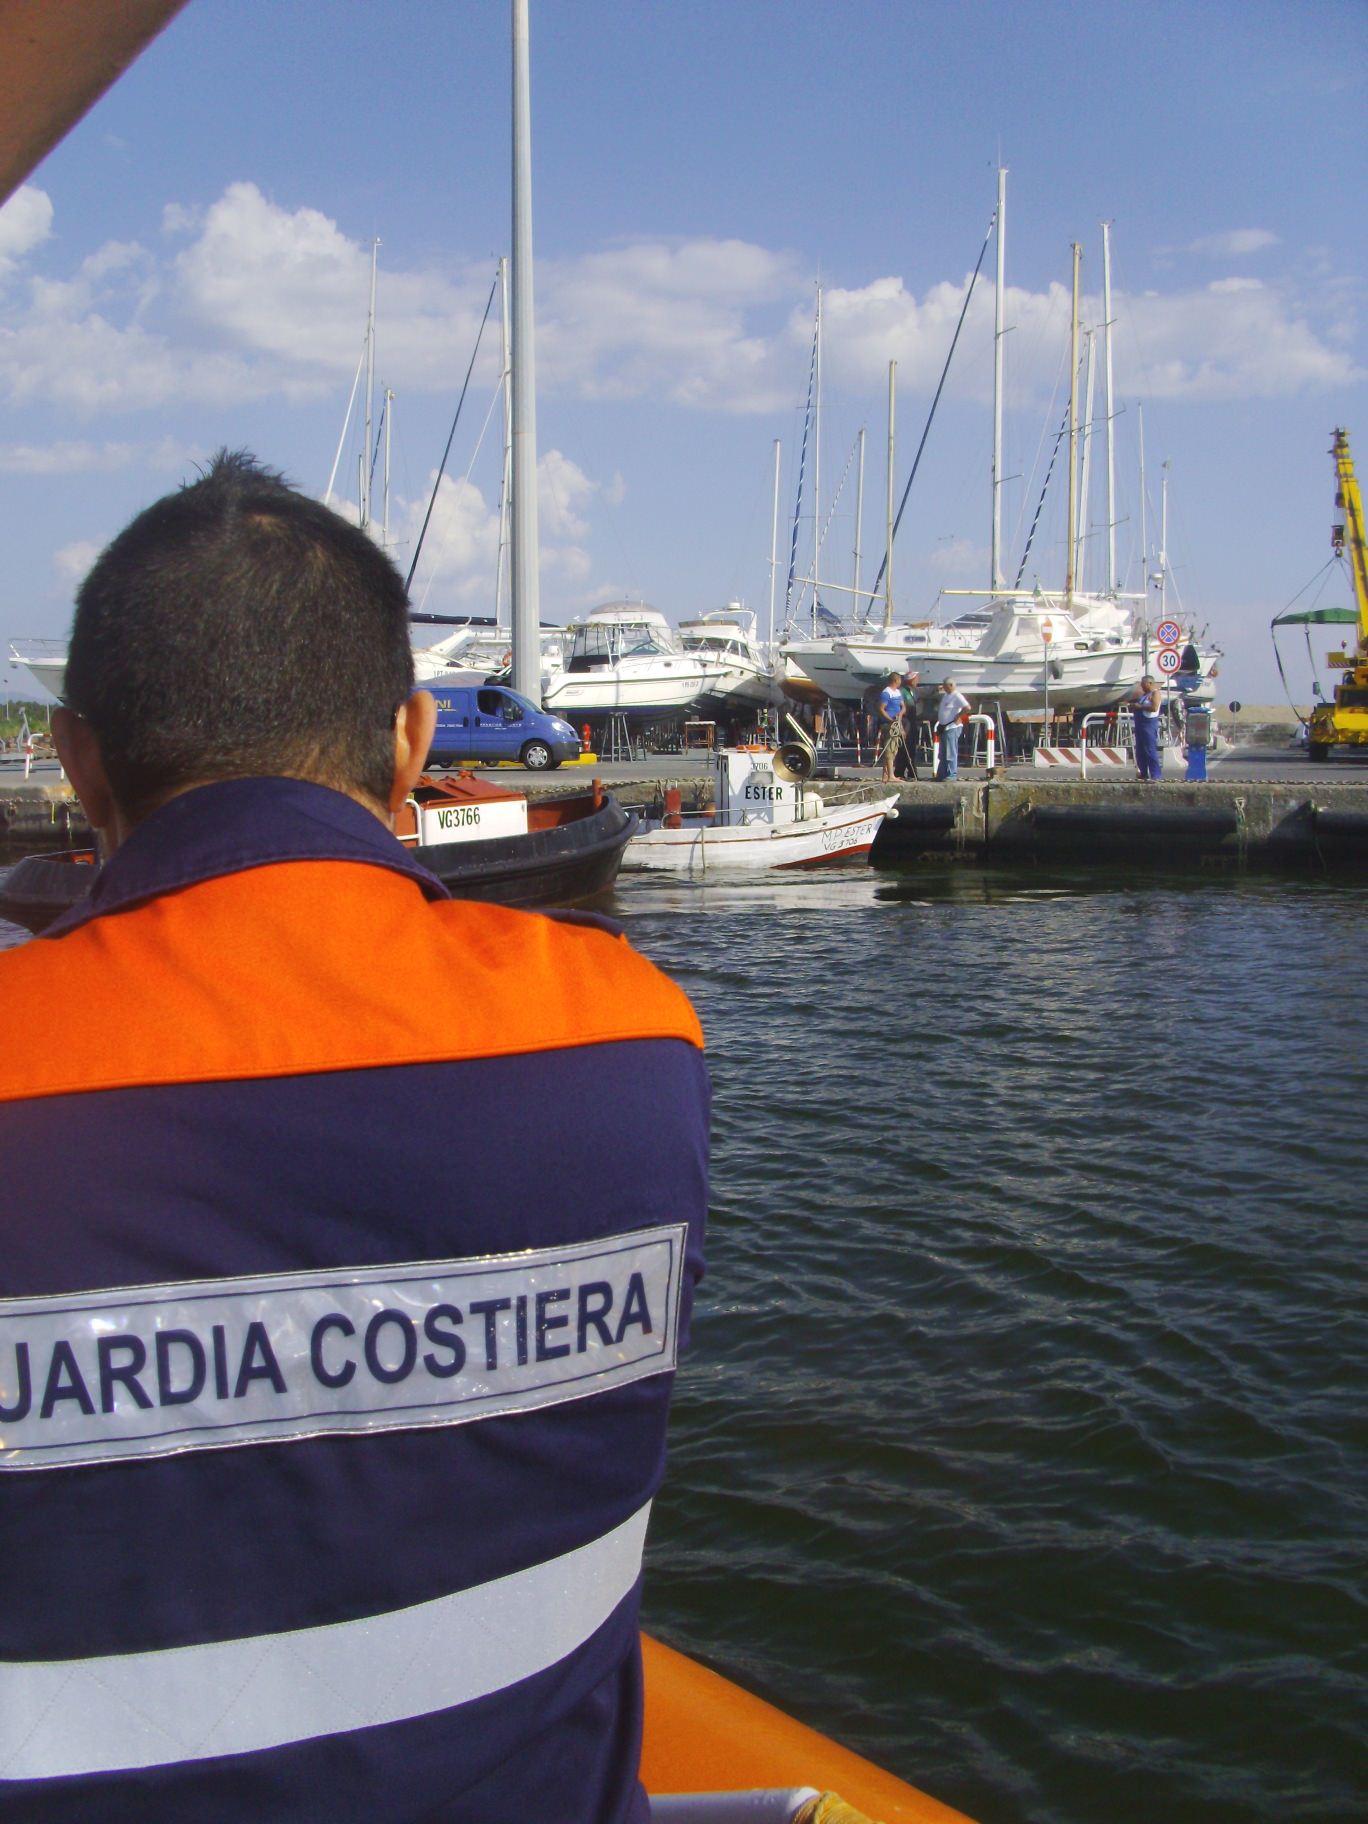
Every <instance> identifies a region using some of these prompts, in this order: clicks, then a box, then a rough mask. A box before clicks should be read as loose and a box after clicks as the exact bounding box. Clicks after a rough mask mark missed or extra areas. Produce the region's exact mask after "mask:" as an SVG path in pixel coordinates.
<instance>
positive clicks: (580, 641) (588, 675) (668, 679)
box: [542, 602, 727, 727]
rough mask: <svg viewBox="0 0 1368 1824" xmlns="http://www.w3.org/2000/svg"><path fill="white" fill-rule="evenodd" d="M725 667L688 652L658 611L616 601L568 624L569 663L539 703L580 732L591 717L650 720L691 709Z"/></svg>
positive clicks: (720, 661) (717, 659) (717, 660)
mask: <svg viewBox="0 0 1368 1824" xmlns="http://www.w3.org/2000/svg"><path fill="white" fill-rule="evenodd" d="M726 669H727V666H726V662H725V660H724V659H723V658H722V657H711V656H708V655H706V654H703V653H699V652H686V651H685V650H684V648H683V646H682V645H681V644H680V642H679V639H678V638H677V636H676V634H675V632H674V630H673V628H672V627H671V626H670V624H669V622H668V621H667V620H666V619H665V616H664V615H663V614H661V613H660V611H659V609H656V608H648V607H646V605H645V604H644V603H642V602H614V603H611V604H609V605H607V606H605V607H603V608H595V609H594V610H593V611H592V613H590V614H588V615H586V616H585V618H584V619H583V620H582V621H572V622H571V623H570V625H569V626H568V627H567V629H566V638H565V661H564V664H563V665H562V667H561V669H560V671H559V672H557V673H556V674H555V675H554V676H553V677H551V678H549V679H548V681H547V684H546V688H545V691H544V693H543V697H542V701H543V703H544V704H545V706H546V708H547V709H548V710H549V711H550V712H551V714H552V715H556V716H563V717H564V718H565V720H566V721H567V722H570V723H572V724H573V725H574V726H575V727H578V726H579V724H580V723H581V722H582V721H584V720H585V718H586V717H589V718H597V717H602V716H618V715H620V716H626V717H628V718H630V719H631V720H633V721H638V722H642V721H648V720H650V719H651V718H652V717H656V716H668V715H677V714H679V713H681V712H682V711H684V710H687V709H690V708H692V706H693V705H694V704H696V703H698V702H700V701H702V699H704V698H705V697H707V696H708V695H709V693H710V692H712V691H713V690H714V689H715V687H716V685H717V683H718V681H719V680H720V679H721V678H722V677H723V676H724V674H725V671H726Z"/></svg>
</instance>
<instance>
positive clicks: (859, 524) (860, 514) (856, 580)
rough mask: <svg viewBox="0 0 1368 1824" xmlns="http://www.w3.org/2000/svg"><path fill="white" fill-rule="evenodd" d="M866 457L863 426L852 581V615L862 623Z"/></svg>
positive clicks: (857, 470)
mask: <svg viewBox="0 0 1368 1824" xmlns="http://www.w3.org/2000/svg"><path fill="white" fill-rule="evenodd" d="M864 456H865V434H864V426H863V425H861V426H860V463H859V467H858V468H857V469H856V471H855V572H854V575H853V576H852V577H851V579H850V580H851V592H850V602H851V613H852V615H855V616H857V617H858V618H859V619H860V620H861V621H863V620H864V618H865V617H864V615H862V614H861V613H860V544H861V542H862V539H863V534H864Z"/></svg>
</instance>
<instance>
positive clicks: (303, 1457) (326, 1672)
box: [0, 780, 707, 1824]
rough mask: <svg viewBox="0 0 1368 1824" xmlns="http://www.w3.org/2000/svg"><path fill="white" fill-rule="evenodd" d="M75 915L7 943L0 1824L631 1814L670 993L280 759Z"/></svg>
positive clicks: (700, 1188) (658, 1398)
mask: <svg viewBox="0 0 1368 1824" xmlns="http://www.w3.org/2000/svg"><path fill="white" fill-rule="evenodd" d="M54 933H55V934H54V935H52V936H49V937H45V938H40V939H36V940H34V941H33V942H32V943H30V944H28V945H25V946H24V947H22V948H21V949H19V950H17V951H13V952H9V953H6V954H4V955H0V1002H3V1005H4V1006H5V1008H6V1012H7V1015H8V1016H9V1018H10V1020H11V1021H12V1022H13V1024H12V1026H11V1028H10V1029H11V1031H13V1032H16V1033H23V1034H24V1035H25V1036H26V1042H25V1043H24V1044H23V1045H19V1046H9V1047H8V1048H7V1050H6V1055H5V1056H4V1058H3V1059H0V1161H3V1169H2V1170H0V1247H3V1278H2V1279H0V1292H2V1293H3V1298H2V1299H0V1411H8V1412H9V1413H10V1414H11V1417H10V1418H8V1419H6V1418H5V1417H3V1416H0V1552H3V1554H4V1558H5V1561H6V1563H7V1564H8V1565H9V1566H10V1576H9V1578H8V1579H7V1585H6V1599H5V1602H4V1603H3V1604H0V1662H4V1663H0V1818H14V1819H23V1820H24V1821H25V1824H39V1821H41V1820H47V1819H86V1818H90V1817H99V1818H101V1819H102V1820H108V1821H110V1824H124V1820H128V1821H130V1824H131V1821H132V1820H134V1819H137V1820H139V1821H141V1820H144V1819H146V1818H148V1817H156V1818H158V1819H179V1818H186V1819H191V1818H194V1819H199V1818H207V1817H213V1818H216V1819H217V1818H225V1819H226V1818H235V1817H238V1818H243V1819H249V1818H250V1819H257V1818H261V1819H266V1818H269V1819H271V1820H272V1821H273V1824H274V1821H276V1820H281V1821H285V1820H304V1819H309V1820H313V1819H318V1820H323V1819H327V1820H336V1819H338V1818H341V1817H358V1818H360V1817H364V1818H366V1819H367V1820H375V1821H376V1824H380V1821H382V1820H398V1819H408V1818H415V1819H416V1818H426V1817H429V1816H437V1817H441V1818H443V1819H466V1818H470V1819H475V1818H479V1819H481V1820H482V1821H483V1820H488V1819H497V1818H508V1819H513V1818H532V1817H536V1818H538V1819H540V1820H546V1821H547V1824H551V1821H553V1820H564V1824H571V1820H580V1819H583V1818H586V1817H590V1816H592V1817H595V1818H602V1819H604V1820H614V1821H623V1824H625V1821H627V1820H633V1821H635V1820H637V1819H641V1818H644V1817H645V1815H646V1814H645V1809H644V1800H643V1799H642V1797H641V1794H640V1792H639V1788H638V1786H637V1783H636V1779H635V1764H636V1760H635V1757H636V1744H637V1741H638V1738H639V1731H640V1669H639V1658H638V1650H637V1644H636V1642H637V1625H638V1615H637V1607H638V1586H637V1567H638V1563H639V1556H640V1548H641V1538H642V1533H643V1530H644V1525H645V1517H646V1511H647V1509H648V1506H649V1502H650V1499H651V1496H652V1495H653V1493H654V1491H655V1489H656V1488H657V1486H658V1484H659V1480H660V1476H661V1472H662V1467H663V1457H664V1437H665V1420H666V1408H667V1403H668V1397H669V1388H670V1382H671V1379H672V1376H671V1375H670V1373H669V1372H668V1360H667V1359H665V1358H664V1357H662V1358H661V1359H660V1360H659V1362H657V1361H656V1359H654V1358H653V1357H652V1356H651V1354H650V1351H651V1350H652V1349H654V1348H655V1347H656V1344H657V1340H658V1339H659V1340H661V1341H662V1342H663V1341H664V1340H665V1339H666V1337H667V1335H668V1338H669V1347H670V1349H671V1350H673V1348H674V1347H675V1345H676V1343H677V1342H682V1341H683V1340H684V1338H685V1336H686V1334H687V1325H688V1311H689V1303H690V1295H691V1290H692V1285H693V1283H694V1281H695V1280H696V1278H697V1276H698V1274H699V1273H700V1272H701V1239H702V1224H703V1216H704V1210H705V1204H706V1168H707V1082H706V1073H705V1070H704V1067H703V1062H702V1058H701V1035H700V1033H699V1029H698V1025H697V1020H696V1018H695V1016H694V1014H693V1011H692V1009H691V1008H690V1007H689V1005H688V1002H687V1000H686V999H685V998H684V996H683V995H682V994H680V993H679V991H678V990H677V989H676V988H675V987H674V986H673V985H672V984H671V983H670V982H669V981H668V980H666V978H665V977H663V976H662V975H660V973H659V972H658V971H657V970H655V969H654V968H653V967H652V965H651V964H649V963H648V962H646V961H645V960H644V959H643V958H641V957H640V956H638V955H637V954H636V953H634V952H633V951H632V950H631V949H630V948H629V947H628V946H627V944H626V943H625V942H624V941H623V940H622V939H621V938H620V937H616V936H614V935H611V934H610V933H609V932H606V931H604V930H602V929H597V928H589V927H586V926H580V925H577V924H574V923H564V922H559V921H556V920H553V919H550V918H546V917H541V916H538V915H533V914H524V913H516V912H510V911H505V910H502V909H499V908H495V907H485V906H479V905H473V904H462V903H457V902H453V901H450V900H449V899H447V897H446V895H445V892H444V890H443V889H442V888H441V887H440V885H439V884H438V883H436V882H435V881H433V880H432V879H431V877H430V876H428V875H426V874H425V873H424V871H423V870H422V869H420V868H418V867H417V866H416V865H415V864H413V862H412V861H411V858H410V857H408V856H407V855H406V854H405V853H404V851H403V850H402V849H401V848H400V847H399V845H397V844H395V843H394V842H393V841H392V839H391V838H390V837H389V836H388V834H387V832H385V831H384V829H383V828H382V827H381V825H380V824H379V823H378V822H377V821H376V820H375V819H374V818H373V817H371V816H370V814H369V813H368V812H366V811H364V810H363V809H361V808H360V807H358V806H356V805H353V804H352V803H351V802H350V801H349V800H347V799H344V798H341V797H339V795H338V794H335V793H332V792H327V791H325V790H323V788H320V787H315V786H307V785H301V784H299V783H297V782H289V781H263V780H251V781H241V782H233V783H230V784H222V785H215V786H210V787H205V788H201V789H200V790H199V791H197V792H193V793H190V794H187V795H186V796H185V797H184V798H181V799H177V800H174V801H173V802H172V803H171V804H170V805H168V806H166V807H164V808H163V810H161V811H159V812H157V813H156V814H155V815H154V816H153V817H152V818H149V819H148V820H147V822H146V823H145V824H143V825H142V826H140V828H139V829H138V830H137V831H135V833H134V835H133V836H132V837H131V838H130V840H129V842H128V843H127V844H126V845H125V847H124V848H123V849H121V850H120V851H119V852H118V854H116V855H115V857H114V858H113V859H112V861H111V862H110V864H109V866H108V868H107V869H106V870H105V871H104V873H103V875H102V877H101V879H100V881H99V883H98V888H97V894H96V899H95V902H94V903H93V904H92V905H91V907H89V908H88V909H87V910H85V911H84V912H82V913H80V914H78V915H76V916H75V917H74V918H73V919H71V920H68V921H64V928H59V927H54ZM680 1225H682V1229H681V1226H680ZM643 1234H644V1235H646V1236H647V1237H649V1238H653V1239H651V1240H649V1243H648V1244H647V1245H648V1246H649V1248H650V1249H653V1250H654V1253H653V1255H652V1258H653V1259H659V1260H660V1261H662V1262H665V1263H666V1264H665V1265H663V1266H662V1268H661V1273H662V1277H661V1278H660V1279H659V1281H656V1280H652V1279H651V1277H650V1274H649V1272H648V1273H647V1274H646V1275H645V1277H644V1278H643V1279H642V1283H641V1286H640V1287H633V1288H632V1289H631V1290H630V1291H628V1290H626V1288H628V1286H629V1284H630V1279H629V1276H628V1274H627V1271H626V1268H625V1267H624V1268H622V1269H621V1270H619V1267H618V1265H617V1264H616V1263H617V1262H618V1261H619V1257H621V1258H622V1259H626V1260H628V1261H629V1264H630V1261H631V1260H635V1259H637V1255H635V1254H631V1255H630V1258H629V1255H628V1253H627V1252H626V1251H627V1250H630V1248H631V1247H632V1246H634V1245H635V1244H634V1243H633V1242H632V1240H631V1238H633V1237H640V1236H641V1235H643ZM672 1236H674V1237H678V1238H679V1239H680V1240H682V1242H683V1248H682V1251H680V1250H679V1249H678V1248H677V1246H676V1243H675V1241H673V1240H672V1239H671V1237H672ZM527 1250H534V1251H536V1252H535V1253H534V1254H533V1255H531V1256H529V1255H527V1253H526V1251H527ZM667 1257H669V1258H668V1260H667ZM528 1260H530V1261H531V1262H532V1263H533V1264H532V1265H530V1266H529V1265H527V1264H520V1262H521V1263H525V1262H527V1261H528ZM576 1273H578V1279H576V1277H575V1275H576ZM481 1274H484V1275H485V1276H486V1277H485V1278H479V1277H478V1276H479V1275H481ZM490 1274H495V1275H497V1274H505V1275H508V1277H507V1278H506V1280H505V1281H502V1282H499V1283H502V1284H506V1285H507V1287H508V1288H509V1290H510V1293H511V1296H510V1297H509V1298H508V1299H507V1300H506V1301H501V1300H500V1298H499V1297H497V1296H494V1295H493V1294H492V1293H491V1291H490V1281H489V1279H488V1275H490ZM591 1274H592V1277H590V1275H591ZM669 1274H673V1275H674V1278H673V1279H669V1278H668V1275H669ZM519 1275H521V1277H519ZM538 1275H540V1277H538ZM279 1276H283V1277H279ZM463 1276H464V1277H463ZM615 1276H616V1277H615ZM638 1277H639V1278H640V1277H641V1276H640V1275H639V1276H638ZM667 1280H668V1283H669V1285H670V1286H671V1287H672V1290H671V1291H670V1293H669V1299H673V1300H675V1301H676V1307H677V1309H676V1310H674V1314H672V1311H670V1310H666V1309H665V1308H664V1306H665V1304H666V1303H668V1300H667V1299H666V1296H665V1293H664V1290H663V1288H664V1287H665V1286H666V1284H667ZM462 1286H469V1287H473V1288H475V1289H476V1290H478V1291H479V1292H480V1296H479V1297H478V1298H476V1297H474V1296H471V1297H469V1298H465V1295H464V1294H463V1292H462V1291H461V1287H462ZM577 1287H578V1292H579V1299H578V1306H576V1303H575V1298H574V1294H575V1291H576V1288H577ZM453 1288H455V1289H454V1290H453ZM494 1289H495V1291H497V1290H498V1285H497V1284H496V1285H495V1288H494ZM320 1300H322V1302H321V1303H320V1302H319V1301H320ZM463 1300H464V1302H463ZM308 1301H312V1302H308ZM348 1301H349V1302H348ZM97 1307H98V1308H97ZM320 1312H322V1313H323V1316H322V1317H320V1316H319V1315H318V1314H319V1313H320ZM434 1313H437V1316H436V1317H434V1315H433V1314H434ZM453 1313H454V1314H455V1315H453ZM197 1314H198V1315H197ZM409 1314H411V1315H409ZM605 1314H608V1315H605ZM671 1324H673V1325H674V1328H673V1329H671V1328H670V1325H671ZM72 1325H75V1326H77V1328H76V1329H72V1328H70V1326H72ZM78 1334H79V1337H80V1339H81V1340H80V1341H78V1342H70V1343H68V1342H66V1341H65V1339H66V1338H67V1337H68V1336H69V1335H70V1336H77V1335H78ZM292 1339H293V1340H292ZM21 1344H22V1346H23V1355H22V1366H23V1378H22V1382H21V1377H20V1366H21V1356H20V1345H21ZM291 1347H295V1348H296V1353H295V1355H293V1356H291V1355H290V1354H289V1350H290V1348H291ZM311 1349H312V1353H311ZM628 1358H634V1359H628ZM458 1360H459V1362H460V1367H459V1368H456V1367H454V1366H453V1364H456V1363H457V1362H458ZM310 1367H312V1377H311V1376H310ZM501 1374H502V1375H503V1376H504V1380H505V1381H506V1382H507V1383H508V1387H511V1388H512V1391H511V1392H510V1391H508V1387H503V1390H502V1391H500V1388H501V1387H502V1386H503V1383H501V1382H500V1375H501ZM520 1374H522V1375H524V1377H525V1378H527V1377H530V1379H528V1385H527V1389H526V1390H525V1391H523V1392H519V1391H518V1388H517V1386H516V1385H514V1383H515V1382H516V1381H517V1377H518V1375H520ZM576 1377H579V1378H576ZM301 1381H303V1382H306V1383H308V1385H307V1387H305V1388H304V1397H302V1398H301V1397H300V1394H301V1390H300V1386H299V1384H298V1383H300V1382H301ZM196 1387H197V1389H198V1399H199V1401H200V1405H199V1406H197V1407H196V1408H195V1409H194V1410H195V1411H196V1413H202V1414H203V1415H204V1416H203V1418H202V1420H201V1421H199V1429H198V1430H195V1429H194V1427H192V1426H191V1425H190V1424H189V1422H188V1420H187V1418H186V1413H187V1412H188V1411H189V1410H190V1409H189V1407H188V1406H186V1405H184V1404H183V1402H184V1400H185V1398H186V1396H187V1395H188V1394H189V1392H190V1391H191V1390H192V1389H194V1388H196ZM25 1395H26V1398H25V1397H21V1396H25ZM520 1400H521V1401H522V1404H521V1405H519V1404H518V1401H520ZM482 1401H484V1402H486V1403H487V1405H488V1408H489V1410H490V1411H491V1412H492V1416H483V1412H482V1409H481V1402H482ZM291 1402H294V1403H293V1404H291ZM443 1402H446V1403H445V1404H444V1403H443ZM287 1407H288V1408H289V1411H288V1414H287V1413H286V1411H285V1409H286V1408H287ZM87 1408H89V1410H87ZM14 1415H22V1416H18V1417H16V1416H14ZM278 1418H279V1419H280V1423H281V1428H280V1430H279V1431H278V1432H276V1433H274V1434H273V1433H272V1431H271V1429H270V1428H271V1426H272V1424H274V1423H275V1422H276V1420H277V1419H278ZM216 1427H217V1428H219V1429H215V1428H216ZM254 1427H255V1429H254ZM329 1427H334V1428H335V1429H329ZM178 1428H179V1429H178ZM214 1446H221V1447H214ZM45 1452H47V1453H49V1456H50V1455H51V1454H53V1453H55V1454H56V1455H58V1456H60V1457H61V1459H62V1460H61V1462H60V1463H59V1464H58V1465H56V1466H51V1467H49V1466H46V1465H47V1463H48V1460H49V1456H45V1454H44V1453H45ZM63 1453H65V1454H63ZM120 1453H122V1454H120Z"/></svg>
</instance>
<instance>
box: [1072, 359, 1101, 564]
mask: <svg viewBox="0 0 1368 1824" xmlns="http://www.w3.org/2000/svg"><path fill="white" fill-rule="evenodd" d="M1096 368H1097V336H1096V333H1095V332H1094V331H1093V330H1091V329H1090V330H1089V331H1088V384H1087V387H1086V389H1085V391H1084V394H1083V480H1082V483H1081V485H1080V487H1079V491H1078V542H1077V544H1076V545H1075V547H1074V550H1075V556H1074V577H1075V580H1076V581H1077V582H1078V583H1079V584H1080V585H1081V584H1082V582H1083V560H1084V557H1085V555H1086V549H1087V538H1088V482H1089V478H1090V474H1091V470H1092V439H1093V378H1094V374H1095V372H1096Z"/></svg>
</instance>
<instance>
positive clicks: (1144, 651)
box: [1135, 405, 1149, 672]
mask: <svg viewBox="0 0 1368 1824" xmlns="http://www.w3.org/2000/svg"><path fill="white" fill-rule="evenodd" d="M1135 420H1136V423H1137V425H1138V426H1139V430H1140V593H1141V596H1142V597H1143V604H1142V607H1141V610H1140V615H1141V620H1140V663H1141V664H1142V665H1143V666H1144V668H1145V670H1146V671H1147V672H1148V670H1149V532H1148V529H1147V527H1146V524H1145V408H1144V406H1143V405H1137V406H1136V408H1135Z"/></svg>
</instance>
